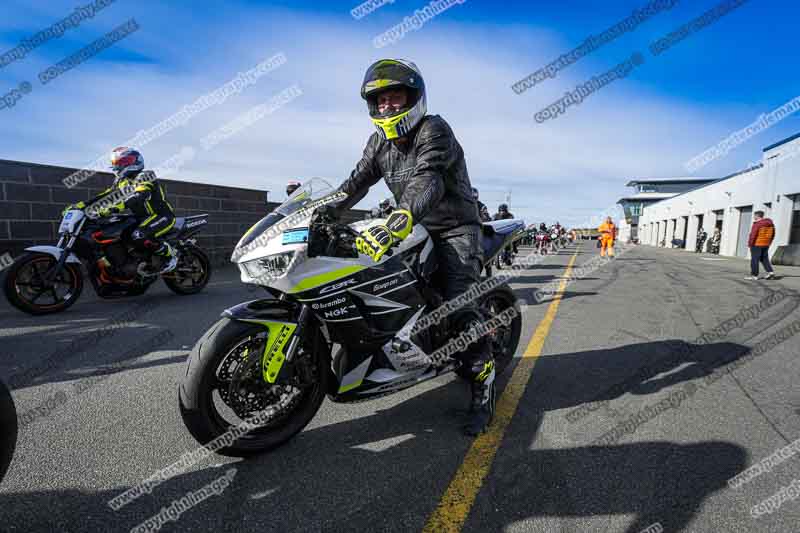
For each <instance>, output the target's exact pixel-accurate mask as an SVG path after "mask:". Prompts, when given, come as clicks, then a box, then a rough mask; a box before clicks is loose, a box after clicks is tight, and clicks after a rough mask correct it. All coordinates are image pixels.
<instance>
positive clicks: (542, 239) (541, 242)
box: [536, 231, 550, 255]
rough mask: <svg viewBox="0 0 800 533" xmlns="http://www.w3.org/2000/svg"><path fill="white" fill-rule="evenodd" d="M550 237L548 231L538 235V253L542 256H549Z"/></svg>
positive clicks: (540, 232)
mask: <svg viewBox="0 0 800 533" xmlns="http://www.w3.org/2000/svg"><path fill="white" fill-rule="evenodd" d="M549 243H550V236H549V235H548V233H547V232H546V231H538V232H537V233H536V251H537V252H538V253H539V254H540V255H547V251H548V249H549Z"/></svg>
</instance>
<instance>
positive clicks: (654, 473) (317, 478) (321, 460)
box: [0, 365, 745, 532]
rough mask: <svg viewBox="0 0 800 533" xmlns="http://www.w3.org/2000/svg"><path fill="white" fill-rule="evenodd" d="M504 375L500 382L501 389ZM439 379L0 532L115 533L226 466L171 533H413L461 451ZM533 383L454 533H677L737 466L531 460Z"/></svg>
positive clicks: (653, 452) (463, 391)
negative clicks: (255, 452) (220, 489)
mask: <svg viewBox="0 0 800 533" xmlns="http://www.w3.org/2000/svg"><path fill="white" fill-rule="evenodd" d="M537 368H538V365H537ZM509 370H511V369H509ZM510 374H511V372H510V371H508V372H505V373H504V375H503V376H501V377H500V379H499V382H500V385H501V386H502V385H504V383H505V382H506V381H507V380H508V378H509V376H510ZM535 375H536V374H535V373H534V378H535ZM446 379H447V378H441V381H439V382H435V383H432V384H431V386H432V387H434V388H431V389H429V390H427V391H425V392H423V393H422V394H419V393H418V390H419V389H417V390H416V391H415V389H409V390H408V391H405V392H401V393H398V395H397V396H396V398H397V400H398V402H399V403H397V404H395V405H393V406H392V407H389V408H386V409H383V410H379V411H375V407H377V406H378V405H379V404H371V403H362V404H353V405H349V406H341V407H338V406H334V408H333V409H332V408H331V405H330V404H328V403H326V405H325V406H323V411H321V412H320V413H319V414H318V415H317V418H316V419H315V420H314V421H312V425H311V427H310V429H307V430H306V431H303V432H302V433H300V434H299V435H298V436H297V437H295V438H294V439H293V440H291V441H289V442H288V443H287V444H285V445H284V446H282V447H280V448H278V449H277V450H275V451H273V452H271V453H265V454H263V455H259V456H255V457H253V458H251V459H247V460H243V461H239V460H235V459H234V460H232V461H234V463H235V464H233V465H227V464H224V465H223V467H222V468H219V469H215V468H208V467H205V468H201V469H200V470H199V471H191V472H188V473H186V474H182V475H180V476H178V477H176V478H174V479H171V480H169V481H167V482H166V483H164V484H163V485H162V486H160V487H157V488H156V489H155V490H154V491H153V494H152V495H144V496H142V497H141V498H139V499H138V500H136V501H135V502H133V503H131V504H129V505H128V506H126V507H124V508H123V509H122V510H121V511H119V512H114V511H112V510H111V509H110V508H108V506H107V505H106V502H107V501H108V500H109V499H110V498H112V497H114V496H116V495H117V494H119V493H120V492H122V491H123V490H125V489H126V488H127V487H119V488H117V489H115V490H102V491H90V490H75V489H68V490H52V491H49V490H48V491H25V490H22V491H17V492H14V493H2V494H0V519H2V520H3V522H2V523H3V525H4V526H9V525H11V526H18V529H13V530H14V531H52V526H53V524H54V523H58V524H60V525H59V528H60V530H63V531H73V530H86V529H87V528H89V527H90V526H92V527H95V526H96V527H98V528H100V529H102V530H103V531H129V530H130V529H131V528H132V527H134V526H135V525H136V524H138V523H141V522H142V521H143V520H144V519H146V518H147V517H149V516H152V515H154V514H156V513H158V512H159V510H160V509H161V508H162V507H164V506H169V504H170V502H171V501H172V500H174V499H177V498H180V497H181V496H183V495H185V494H186V493H187V491H194V490H197V489H199V488H200V487H201V486H202V485H203V484H205V483H208V482H209V481H210V480H211V479H213V478H215V477H218V476H219V475H221V474H222V473H223V471H224V470H225V469H226V468H227V467H229V466H235V467H236V468H237V469H238V473H237V475H236V478H235V480H234V482H233V484H232V485H231V487H230V488H228V489H226V491H225V492H224V493H223V494H222V495H220V496H218V497H214V498H210V499H208V500H206V501H204V502H203V503H202V504H200V505H199V506H198V508H197V509H194V510H191V511H189V512H187V513H186V515H185V516H184V517H182V518H181V519H180V521H179V522H178V523H177V524H175V525H174V526H172V527H174V528H175V529H177V530H185V531H188V530H192V531H245V530H252V529H253V528H259V529H263V530H269V531H304V532H305V531H331V532H334V531H335V532H339V531H354V530H358V531H410V530H414V531H417V530H422V528H423V527H424V525H425V522H426V520H427V518H428V517H429V516H430V514H431V512H433V510H434V509H435V507H436V505H437V503H438V501H439V500H440V498H441V496H442V494H443V493H444V492H445V490H446V489H447V487H448V485H449V483H450V480H451V479H452V478H453V476H454V474H455V473H456V472H457V471H458V469H459V468H460V467H461V465H462V461H463V458H464V456H465V454H466V452H467V450H468V449H469V447H470V446H471V444H472V442H473V440H472V439H470V438H467V437H464V436H463V435H462V434H461V430H460V424H459V419H458V418H457V417H455V416H454V415H452V414H449V413H452V412H455V411H456V410H457V409H458V408H461V407H464V406H465V404H466V402H467V398H468V394H467V386H466V384H464V383H463V382H460V381H456V382H444V380H446ZM536 384H537V380H536V379H533V380H532V381H531V383H530V384H529V385H528V387H527V389H526V392H525V394H524V395H523V398H522V401H521V402H520V404H519V407H518V410H517V412H516V414H515V416H514V418H513V419H512V422H511V424H510V426H509V427H508V430H507V431H506V433H505V438H504V440H503V443H502V446H501V447H500V450H499V452H498V454H497V456H496V459H495V462H494V464H493V465H492V468H491V472H490V474H489V476H488V477H487V479H486V480H485V482H484V483H483V487H484V488H483V489H482V490H481V493H480V494H479V497H478V498H477V499H476V501H475V504H474V507H473V510H472V512H471V513H470V515H469V520H468V522H467V524H466V526H467V527H466V530H477V529H478V527H470V523H471V522H470V521H480V522H481V526H482V529H481V530H486V529H485V527H486V524H497V526H498V527H497V530H498V531H499V530H505V529H504V528H505V527H507V526H510V525H513V524H514V523H515V522H516V521H519V520H522V519H526V518H531V517H536V518H540V519H548V518H551V517H563V518H573V517H575V516H583V517H592V516H596V517H603V516H607V515H635V517H636V518H635V525H636V527H638V529H634V528H633V526H632V527H631V529H629V531H639V530H640V529H641V528H643V527H644V526H646V525H647V524H648V523H651V522H653V521H655V520H660V521H661V523H662V524H664V526H665V528H666V527H667V524H669V529H668V530H671V531H677V530H680V528H681V527H683V526H685V525H686V524H688V523H689V522H690V521H691V519H692V516H693V515H694V514H695V513H696V512H697V510H698V509H699V508H701V507H702V505H703V502H704V500H705V499H706V498H708V497H709V496H710V495H711V494H712V493H714V492H715V491H716V490H719V489H720V488H721V487H722V486H724V484H725V480H726V479H727V478H729V477H731V476H732V475H735V474H736V473H737V472H738V471H739V470H740V469H741V468H742V467H743V466H744V462H745V459H744V456H745V454H744V451H743V450H741V449H740V448H739V447H737V446H734V445H730V444H724V443H718V442H701V443H697V444H693V445H688V446H683V445H679V444H674V443H668V442H658V443H652V442H645V443H635V444H623V445H611V446H604V447H597V446H576V447H570V448H561V449H555V448H550V447H548V441H547V435H542V437H543V438H542V439H539V442H540V444H543V446H541V445H540V446H537V448H536V449H531V442H532V441H533V440H534V439H535V437H536V436H537V434H538V433H539V430H540V426H541V422H542V415H543V412H544V409H543V408H541V407H540V405H541V403H542V402H541V396H542V395H543V394H545V392H543V391H542V390H540V389H539V388H538V387H537V386H536ZM437 385H438V386H437ZM423 387H424V386H423ZM354 416H355V418H354ZM187 440H188V438H187ZM193 448H194V447H193V446H191V445H188V447H187V449H181V450H176V452H175V457H174V458H164V461H163V462H164V466H167V465H168V464H170V463H171V462H172V461H174V460H177V458H178V457H179V456H180V454H182V453H184V452H185V451H188V450H190V449H193ZM709 457H713V458H714V461H713V462H712V461H709V460H708V458H709ZM228 461H231V459H227V458H221V457H220V458H212V459H211V462H219V463H226V462H228ZM201 464H203V465H206V464H207V463H206V462H204V463H201ZM18 474H19V473H18ZM142 475H143V476H144V475H146V474H142ZM17 484H18V485H19V483H17ZM22 486H24V485H22ZM675 501H679V502H680V505H679V506H678V507H677V508H669V507H667V508H666V509H665V508H664V506H665V505H666V506H669V505H671V504H672V503H673V502H675ZM41 509H48V512H47V513H42V512H39V511H40V510H41ZM65 517H66V518H65ZM54 520H55V522H54ZM642 524H643V525H642ZM640 525H641V527H639V526H640Z"/></svg>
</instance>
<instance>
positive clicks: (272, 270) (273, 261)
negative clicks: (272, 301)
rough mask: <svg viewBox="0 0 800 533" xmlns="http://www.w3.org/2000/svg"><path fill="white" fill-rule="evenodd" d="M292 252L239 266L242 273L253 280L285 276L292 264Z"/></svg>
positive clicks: (269, 256)
mask: <svg viewBox="0 0 800 533" xmlns="http://www.w3.org/2000/svg"><path fill="white" fill-rule="evenodd" d="M293 258H294V251H291V252H283V253H280V254H273V255H268V256H267V257H262V258H260V259H254V260H252V261H247V262H244V263H240V264H239V268H241V269H242V270H243V271H244V273H245V274H246V275H247V276H248V277H250V278H253V279H259V278H262V279H274V278H279V277H281V276H283V275H284V274H286V272H287V271H288V270H289V267H290V266H291V264H292V259H293Z"/></svg>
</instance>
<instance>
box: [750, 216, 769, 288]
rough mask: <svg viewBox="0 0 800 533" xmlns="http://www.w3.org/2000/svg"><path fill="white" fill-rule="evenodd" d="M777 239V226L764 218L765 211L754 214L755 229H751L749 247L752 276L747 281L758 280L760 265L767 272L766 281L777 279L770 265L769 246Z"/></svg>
mask: <svg viewBox="0 0 800 533" xmlns="http://www.w3.org/2000/svg"><path fill="white" fill-rule="evenodd" d="M774 238H775V224H773V223H772V220H771V219H769V218H764V212H763V211H756V212H755V213H753V227H752V228H751V229H750V238H749V239H748V240H747V245H748V246H749V247H750V274H751V275H750V276H748V277H746V278H744V279H747V280H757V279H758V263H759V262H761V264H762V265H764V269H765V270H766V271H767V276H766V279H772V278H774V277H775V273H774V272H773V271H772V265H771V264H770V263H769V246H770V244H772V240H773V239H774Z"/></svg>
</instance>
